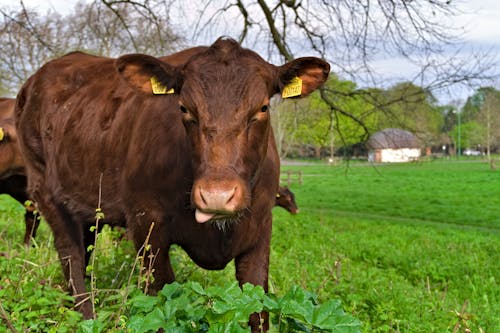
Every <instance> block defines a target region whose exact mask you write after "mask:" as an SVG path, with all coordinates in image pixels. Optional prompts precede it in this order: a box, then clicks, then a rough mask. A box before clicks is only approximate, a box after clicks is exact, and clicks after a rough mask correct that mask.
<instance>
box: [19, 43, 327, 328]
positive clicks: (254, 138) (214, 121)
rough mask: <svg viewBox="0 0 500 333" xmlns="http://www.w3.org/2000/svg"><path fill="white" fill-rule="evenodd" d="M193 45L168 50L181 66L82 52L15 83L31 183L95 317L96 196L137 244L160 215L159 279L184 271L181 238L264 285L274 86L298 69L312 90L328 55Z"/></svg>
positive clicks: (156, 237)
mask: <svg viewBox="0 0 500 333" xmlns="http://www.w3.org/2000/svg"><path fill="white" fill-rule="evenodd" d="M191 50H194V51H189V50H188V51H187V55H186V54H184V55H183V57H185V59H184V60H183V61H177V62H175V61H174V60H173V59H171V61H170V64H174V63H176V64H179V65H178V66H174V65H170V64H169V63H167V62H166V61H165V60H164V59H165V58H162V59H163V60H164V61H162V59H158V58H153V57H150V56H147V55H143V54H133V55H126V56H122V57H120V58H118V59H116V60H115V59H109V58H102V57H95V56H91V55H86V54H83V53H71V54H68V55H66V56H64V57H61V58H59V59H56V60H54V61H51V62H49V63H47V64H46V65H44V66H43V67H42V68H41V69H40V70H39V71H38V72H37V73H35V74H34V75H33V76H32V77H31V78H30V79H29V80H28V81H27V82H26V83H25V85H24V86H23V88H22V89H21V91H20V93H19V95H18V99H17V105H16V116H17V126H18V129H19V132H20V133H21V134H22V135H21V144H22V148H23V153H24V154H25V160H26V164H27V165H26V169H27V173H28V188H29V191H30V193H32V194H33V198H34V199H35V200H36V202H37V203H38V206H39V209H40V210H41V212H42V214H43V215H44V216H45V218H46V219H47V221H48V223H49V224H50V226H51V229H52V231H53V233H54V241H55V246H56V249H57V251H58V253H59V257H60V259H61V261H62V265H63V270H64V273H65V276H66V278H67V279H68V281H69V282H70V287H71V288H72V291H73V294H74V296H75V297H76V300H77V302H78V303H80V305H81V307H80V310H81V311H82V313H83V314H84V317H85V318H90V317H91V316H92V307H91V304H90V302H89V301H88V300H87V299H86V297H85V285H84V275H85V267H84V266H85V259H84V257H85V248H86V246H87V245H88V244H91V243H92V240H93V235H92V234H91V233H90V231H89V228H90V226H91V225H92V224H93V223H94V215H95V210H96V207H98V206H99V205H100V206H101V208H102V211H103V213H104V216H105V218H104V222H105V223H108V224H110V225H123V221H126V226H127V231H128V232H129V234H130V237H131V239H133V241H134V243H135V246H136V248H138V249H139V248H140V247H141V246H142V245H143V244H144V243H145V241H146V239H147V235H148V233H149V231H150V229H151V228H152V229H153V230H152V232H151V236H150V238H149V244H150V245H151V246H150V249H151V252H152V253H154V254H155V255H156V257H155V260H154V263H153V264H152V265H153V269H154V271H153V275H154V281H153V283H152V289H153V291H155V290H159V289H161V288H162V287H163V285H164V284H165V283H170V282H172V281H174V278H175V277H174V272H173V270H172V267H171V264H170V260H169V248H170V246H171V245H172V244H178V245H180V246H181V247H182V248H183V249H184V250H185V251H186V252H187V253H188V255H189V256H190V257H191V258H192V260H193V261H194V262H196V263H197V264H198V265H199V266H201V267H203V268H206V269H222V268H224V267H225V266H226V264H227V263H228V262H229V261H231V260H232V259H235V266H236V278H237V279H238V281H239V283H240V284H243V283H245V282H250V283H253V284H255V285H261V286H263V287H264V289H265V290H267V284H268V267H269V250H270V239H271V223H272V215H271V209H272V207H273V206H274V202H275V196H276V193H277V191H278V178H279V158H278V154H277V152H276V146H275V142H274V137H273V133H272V129H271V126H270V115H269V99H270V98H271V96H273V95H274V94H276V93H278V92H280V91H282V90H284V89H285V91H286V90H289V91H293V90H294V89H293V87H292V88H290V85H287V84H289V83H290V82H295V86H294V87H295V90H296V91H297V89H298V93H297V95H299V96H305V95H307V94H309V93H310V92H312V91H313V90H314V89H316V88H318V87H319V86H320V85H321V84H323V83H324V82H325V80H326V78H327V76H328V73H329V65H328V63H326V62H324V61H323V60H321V59H318V58H312V57H307V58H299V59H296V60H294V61H291V62H289V63H287V64H285V65H283V66H274V65H272V64H269V63H267V62H266V61H264V60H263V59H262V58H261V57H260V56H259V55H257V54H256V53H254V52H253V51H250V50H247V49H244V48H241V47H240V46H239V45H238V43H236V42H235V41H233V40H230V39H219V40H217V41H216V42H215V43H214V44H213V45H212V46H210V47H200V48H196V49H191ZM183 63H184V64H183ZM296 78H300V79H302V83H301V84H300V83H298V88H297V80H296ZM153 87H155V88H153ZM153 91H155V92H156V93H153ZM259 316H263V318H262V319H263V324H262V325H263V326H262V327H263V329H264V330H267V328H268V325H269V324H268V316H267V314H266V313H263V314H254V315H252V316H251V318H250V325H251V327H252V331H254V332H257V331H260V325H261V323H260V318H259Z"/></svg>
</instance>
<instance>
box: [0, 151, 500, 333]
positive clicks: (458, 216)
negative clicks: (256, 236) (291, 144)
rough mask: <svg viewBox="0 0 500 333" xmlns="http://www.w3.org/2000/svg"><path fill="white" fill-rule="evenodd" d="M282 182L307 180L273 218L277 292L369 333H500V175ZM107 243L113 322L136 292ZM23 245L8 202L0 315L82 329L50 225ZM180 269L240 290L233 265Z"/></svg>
mask: <svg viewBox="0 0 500 333" xmlns="http://www.w3.org/2000/svg"><path fill="white" fill-rule="evenodd" d="M282 170H294V171H297V170H300V171H301V172H302V174H303V184H301V185H299V184H297V183H292V185H291V189H292V190H293V191H294V192H295V194H296V199H297V202H298V205H299V207H300V213H299V214H298V215H297V216H291V215H290V214H288V213H287V212H286V211H284V210H282V209H280V208H275V210H274V217H275V218H274V229H273V240H272V249H271V251H272V252H271V267H270V289H271V291H273V292H275V293H277V294H280V293H284V292H286V290H288V289H290V288H291V287H292V286H293V285H299V286H301V287H303V288H305V289H307V290H310V291H312V292H315V293H316V294H318V296H319V299H320V300H321V301H326V300H328V299H331V298H338V299H340V300H341V301H342V304H343V306H344V309H345V310H346V311H347V312H350V313H352V314H353V315H354V316H356V317H357V318H359V319H360V320H361V321H362V322H363V326H362V329H363V332H422V333H423V332H488V333H489V332H491V333H494V332H500V316H499V313H500V302H499V298H500V288H499V287H498V281H499V279H500V264H499V262H500V251H499V249H500V246H499V244H500V172H499V171H491V170H490V168H489V166H488V165H487V164H485V163H480V162H479V161H459V162H457V161H434V162H426V163H413V164H397V165H378V166H371V165H368V164H362V163H351V164H348V165H346V164H343V165H337V166H328V165H319V164H315V165H294V166H289V165H286V164H285V165H283V166H282ZM107 232H108V235H107V239H108V241H106V242H103V245H100V244H98V248H97V252H98V256H97V258H98V260H97V263H98V264H99V267H97V268H96V277H97V286H98V288H99V289H100V290H101V293H100V294H99V298H100V302H99V304H100V306H99V309H98V311H103V312H104V311H105V309H106V306H107V304H109V303H111V302H113V299H112V297H111V296H109V297H108V296H107V294H106V292H107V290H110V289H116V288H119V287H120V286H121V285H122V284H123V283H124V282H126V280H127V278H128V276H129V274H128V272H130V270H131V269H132V268H131V267H132V264H133V257H134V253H133V250H132V247H131V246H130V244H128V243H127V242H123V241H121V242H120V241H119V237H118V236H116V235H115V234H114V233H113V232H111V231H109V230H108V231H107ZM23 233H24V226H23V222H22V208H21V207H20V206H19V205H17V204H16V203H15V202H13V201H12V200H9V198H6V197H2V198H1V200H0V255H1V256H0V277H1V280H0V296H1V297H0V305H2V308H4V310H5V309H6V310H5V312H6V313H7V315H8V316H9V318H11V319H12V322H14V323H16V325H18V326H17V327H18V330H19V331H26V330H27V329H28V328H30V329H31V331H49V330H50V329H53V331H54V332H55V331H57V332H62V331H64V330H65V329H67V331H71V327H74V325H75V322H77V321H78V320H79V318H78V316H76V315H75V314H74V313H72V312H71V311H68V310H67V309H68V308H69V307H70V305H71V303H70V300H69V299H67V298H65V299H64V300H62V301H61V297H62V295H65V294H64V292H62V289H63V288H62V287H61V286H60V285H61V284H62V282H63V278H62V274H61V270H60V267H59V262H58V260H57V255H56V254H55V252H54V251H53V249H52V239H51V236H50V232H49V231H48V228H47V226H46V225H45V224H43V225H42V227H41V230H40V235H39V237H37V241H36V245H35V247H32V248H30V249H25V248H24V246H23V245H22V244H21V242H22V236H23ZM173 264H174V269H175V271H176V275H177V279H178V280H179V281H180V282H185V281H188V280H195V281H198V282H200V283H201V284H202V285H203V286H208V285H217V284H224V283H227V282H228V281H233V279H234V268H233V266H232V265H229V266H228V267H227V268H226V269H225V270H223V271H217V272H207V271H204V270H202V269H199V268H197V267H196V266H195V265H194V264H192V263H191V262H190V260H189V259H187V257H186V255H185V254H184V253H183V252H182V251H181V250H179V249H174V254H173ZM37 302H41V303H42V304H37ZM2 308H0V314H1V311H2ZM44 318H45V319H47V320H44ZM33 323H36V324H33ZM72 325H73V326H72ZM1 326H2V325H1V321H0V327H1ZM49 328H50V329H49ZM1 331H2V329H1V328H0V332H1Z"/></svg>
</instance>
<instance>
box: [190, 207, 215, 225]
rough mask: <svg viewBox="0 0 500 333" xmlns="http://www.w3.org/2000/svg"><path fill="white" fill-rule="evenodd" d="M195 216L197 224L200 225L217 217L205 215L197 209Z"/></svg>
mask: <svg viewBox="0 0 500 333" xmlns="http://www.w3.org/2000/svg"><path fill="white" fill-rule="evenodd" d="M194 216H195V218H196V222H198V223H205V222H207V221H208V220H210V219H211V218H212V217H214V216H215V214H213V213H204V212H202V211H201V210H199V209H197V210H196V212H195V213H194Z"/></svg>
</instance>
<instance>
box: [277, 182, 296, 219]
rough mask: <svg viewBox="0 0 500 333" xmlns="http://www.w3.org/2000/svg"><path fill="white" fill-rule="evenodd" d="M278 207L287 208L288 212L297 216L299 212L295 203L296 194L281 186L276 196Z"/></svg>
mask: <svg viewBox="0 0 500 333" xmlns="http://www.w3.org/2000/svg"><path fill="white" fill-rule="evenodd" d="M276 206H280V207H282V208H285V209H286V210H287V211H288V212H290V213H291V214H293V215H295V214H297V213H298V212H299V208H298V207H297V203H296V202H295V194H294V193H293V192H292V191H290V189H289V188H288V187H286V186H280V187H279V190H278V193H277V194H276Z"/></svg>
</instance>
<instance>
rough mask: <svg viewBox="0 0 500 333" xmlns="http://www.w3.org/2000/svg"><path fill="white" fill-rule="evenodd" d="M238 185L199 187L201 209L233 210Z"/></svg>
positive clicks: (236, 201) (235, 203) (236, 203)
mask: <svg viewBox="0 0 500 333" xmlns="http://www.w3.org/2000/svg"><path fill="white" fill-rule="evenodd" d="M237 190H238V187H237V186H233V187H231V188H203V187H200V188H199V197H200V199H201V207H200V208H202V209H206V210H211V211H221V212H233V211H234V210H235V209H236V206H237V205H238V200H237V192H238V191H237Z"/></svg>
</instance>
